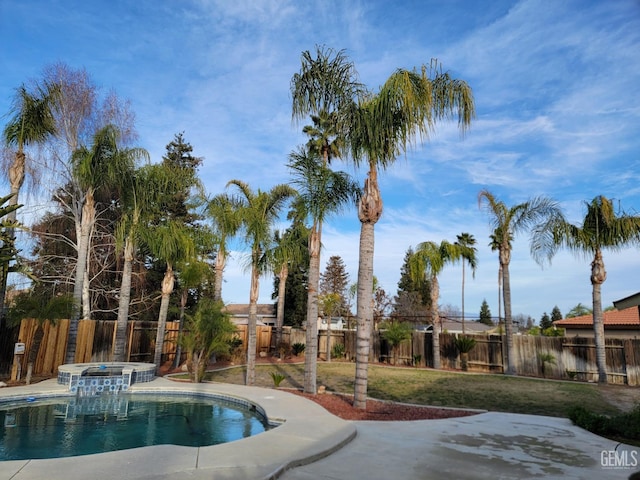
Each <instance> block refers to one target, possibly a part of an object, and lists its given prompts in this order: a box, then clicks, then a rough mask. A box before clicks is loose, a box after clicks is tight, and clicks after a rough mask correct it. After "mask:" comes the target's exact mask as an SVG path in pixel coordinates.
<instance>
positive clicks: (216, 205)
mask: <svg viewBox="0 0 640 480" xmlns="http://www.w3.org/2000/svg"><path fill="white" fill-rule="evenodd" d="M239 211H240V204H239V202H238V201H237V199H235V198H233V197H231V196H229V195H227V194H226V193H221V194H219V195H216V196H215V197H213V198H212V199H211V200H210V201H209V203H208V204H207V208H206V214H207V216H208V217H209V219H210V220H211V222H212V224H213V231H214V234H215V236H216V245H217V250H216V264H215V269H216V276H215V283H214V288H213V298H214V300H216V301H221V300H222V276H223V273H224V268H225V265H226V263H227V254H228V251H227V243H228V241H229V240H230V239H231V238H232V237H233V236H235V235H236V233H237V232H238V229H239V228H240V225H241V223H242V219H241V218H240V215H239Z"/></svg>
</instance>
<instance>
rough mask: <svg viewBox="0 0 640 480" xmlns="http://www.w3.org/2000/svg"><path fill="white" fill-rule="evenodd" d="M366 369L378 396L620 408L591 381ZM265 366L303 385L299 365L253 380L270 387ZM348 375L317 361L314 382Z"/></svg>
mask: <svg viewBox="0 0 640 480" xmlns="http://www.w3.org/2000/svg"><path fill="white" fill-rule="evenodd" d="M368 371H369V381H368V395H369V396H370V397H371V398H377V399H381V400H392V401H395V402H403V403H412V404H418V405H433V406H444V407H458V408H475V409H482V410H490V411H497V412H509V413H526V414H532V415H549V416H553V417H567V415H568V411H569V410H570V409H571V408H572V407H576V406H587V407H588V408H589V409H590V410H591V411H593V412H595V413H599V414H604V415H615V414H618V413H621V410H620V409H619V408H618V407H617V406H616V405H614V404H613V403H611V402H609V401H608V400H607V395H605V394H604V391H603V390H602V389H600V388H599V387H598V385H596V384H588V383H579V382H561V381H553V380H540V379H533V378H524V377H510V376H504V375H484V374H463V373H459V372H448V371H435V370H429V369H413V368H391V367H385V366H377V365H369V370H368ZM244 372H245V369H244V367H234V368H230V369H226V370H218V371H213V372H208V373H207V375H206V377H205V380H207V381H214V382H224V383H235V384H243V383H244ZM271 372H279V373H281V374H283V375H284V376H285V379H284V380H283V381H282V383H281V384H280V386H281V387H289V388H298V389H301V388H302V387H303V385H304V365H301V364H276V365H258V366H256V386H261V387H273V378H272V376H271ZM354 378H355V364H353V363H348V362H332V363H319V364H318V373H317V384H318V385H324V386H325V387H326V388H327V390H328V391H332V392H339V393H349V394H352V393H353V383H354ZM621 388H622V387H621Z"/></svg>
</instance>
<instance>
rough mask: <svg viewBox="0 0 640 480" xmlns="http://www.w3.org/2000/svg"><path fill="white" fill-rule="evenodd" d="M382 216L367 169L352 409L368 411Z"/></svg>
mask: <svg viewBox="0 0 640 480" xmlns="http://www.w3.org/2000/svg"><path fill="white" fill-rule="evenodd" d="M381 215H382V198H381V196H380V189H379V187H378V171H377V169H376V167H375V165H374V164H370V166H369V176H368V178H367V179H366V180H365V181H364V189H363V191H362V197H360V202H359V203H358V219H359V220H360V247H359V257H360V259H359V264H358V300H357V307H356V310H357V328H356V330H357V331H356V380H355V387H354V397H353V406H354V407H355V408H359V409H363V410H364V409H366V408H367V383H368V380H369V377H368V375H369V373H368V371H369V352H370V350H371V333H372V325H373V299H372V298H371V295H372V292H373V253H374V245H375V224H376V222H377V221H378V220H379V219H380V216H381Z"/></svg>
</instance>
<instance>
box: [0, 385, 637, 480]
mask: <svg viewBox="0 0 640 480" xmlns="http://www.w3.org/2000/svg"><path fill="white" fill-rule="evenodd" d="M169 391H180V392H194V393H210V394H218V395H224V396H232V397H239V398H243V399H246V400H249V401H251V402H253V403H256V404H258V405H260V406H261V407H262V408H263V409H264V410H265V412H266V413H267V416H268V417H269V419H271V420H284V423H283V424H282V425H280V426H278V427H277V428H275V429H273V430H270V431H268V432H265V433H262V434H259V435H256V436H253V437H250V438H247V439H243V440H239V441H236V442H231V443H226V444H222V445H215V446H211V447H199V448H196V447H176V446H154V447H143V448H137V449H132V450H123V451H117V452H108V453H102V454H98V455H86V456H82V457H69V458H60V459H52V460H13V461H6V462H0V480H5V479H6V480H30V479H33V480H36V479H43V480H44V479H47V480H56V479H65V480H66V479H68V480H75V479H78V480H80V479H82V480H86V479H91V480H103V479H105V480H106V479H109V480H111V479H113V478H118V479H140V480H143V479H158V480H165V479H166V480H169V479H171V480H183V479H195V480H200V479H203V480H204V479H214V480H227V479H229V480H230V479H270V478H281V479H283V480H311V479H326V480H329V479H332V480H335V479H356V478H366V479H367V480H376V479H388V478H393V479H396V480H404V479H416V478H419V479H432V478H433V479H445V478H456V479H476V478H478V479H484V478H502V479H511V478H513V479H523V478H544V479H549V478H558V479H560V478H562V479H591V478H599V479H626V478H628V477H629V475H631V474H632V473H633V472H635V471H637V470H639V469H640V465H638V462H640V448H639V447H631V446H628V445H618V444H617V443H616V442H613V441H610V440H607V439H604V438H602V437H599V436H597V435H593V434H591V433H589V432H587V431H585V430H583V429H581V428H578V427H575V426H573V425H572V424H571V422H570V421H569V420H567V419H561V418H552V417H540V416H534V415H518V414H504V413H491V412H489V413H482V414H479V415H474V416H470V417H462V418H452V419H446V420H423V421H413V422H347V421H344V420H341V419H339V418H338V417H335V416H334V415H331V414H330V413H328V412H327V411H326V410H324V409H323V408H322V407H320V406H319V405H317V404H316V403H314V402H312V401H310V400H306V399H304V398H302V397H299V396H297V395H293V394H290V393H287V392H286V391H281V390H276V389H265V388H256V387H244V386H239V385H229V384H218V383H207V384H192V383H182V382H175V381H171V380H167V379H164V378H157V379H155V380H154V381H152V382H149V383H145V384H139V385H138V384H135V385H134V386H133V387H132V388H131V392H132V393H135V392H169ZM65 392H66V389H65V387H64V386H62V385H58V384H57V383H56V381H55V380H48V381H45V382H41V383H38V384H35V385H30V386H28V387H26V386H24V387H11V388H2V389H0V400H3V399H8V398H10V397H18V398H21V397H26V396H29V395H43V394H44V395H56V394H63V393H65ZM118 465H119V467H118Z"/></svg>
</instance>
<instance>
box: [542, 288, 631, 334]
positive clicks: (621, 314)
mask: <svg viewBox="0 0 640 480" xmlns="http://www.w3.org/2000/svg"><path fill="white" fill-rule="evenodd" d="M638 299H640V296H638ZM619 302H620V301H618V302H613V303H614V305H616V303H618V304H619V305H620V303H619ZM603 316H604V336H605V338H624V339H638V338H640V307H638V306H637V305H636V306H631V307H628V308H624V309H621V310H610V311H608V312H604V313H603ZM553 324H554V325H555V326H556V327H558V328H564V329H565V336H566V337H586V338H593V315H591V314H589V315H582V316H580V317H574V318H564V319H562V320H556V321H555V322H553Z"/></svg>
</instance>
